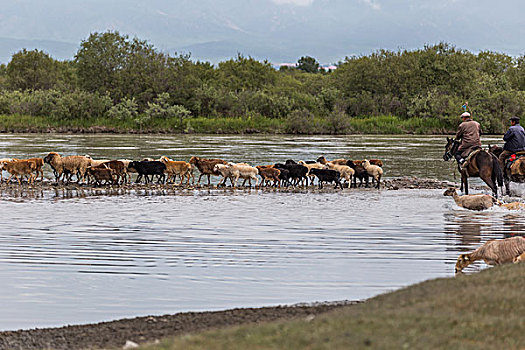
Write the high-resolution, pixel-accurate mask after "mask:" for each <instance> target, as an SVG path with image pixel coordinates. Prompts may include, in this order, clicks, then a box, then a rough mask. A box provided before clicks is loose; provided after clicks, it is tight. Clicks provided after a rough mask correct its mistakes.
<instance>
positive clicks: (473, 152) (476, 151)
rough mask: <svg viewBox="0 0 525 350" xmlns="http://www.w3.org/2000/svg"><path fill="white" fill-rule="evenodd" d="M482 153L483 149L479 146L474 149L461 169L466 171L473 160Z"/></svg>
mask: <svg viewBox="0 0 525 350" xmlns="http://www.w3.org/2000/svg"><path fill="white" fill-rule="evenodd" d="M481 151H483V149H482V148H481V147H479V146H476V147H473V148H472V150H471V151H470V153H469V154H468V156H467V158H465V162H464V163H463V165H461V168H462V169H466V168H467V167H468V166H469V165H470V161H471V159H472V158H473V157H474V156H475V155H476V154H478V153H479V152H481Z"/></svg>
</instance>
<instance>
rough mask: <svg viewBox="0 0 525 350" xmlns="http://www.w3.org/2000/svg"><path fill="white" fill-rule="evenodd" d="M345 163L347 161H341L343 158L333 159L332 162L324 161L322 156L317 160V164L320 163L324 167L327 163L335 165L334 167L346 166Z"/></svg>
mask: <svg viewBox="0 0 525 350" xmlns="http://www.w3.org/2000/svg"><path fill="white" fill-rule="evenodd" d="M346 162H347V160H346V159H343V158H339V159H334V160H326V158H325V157H324V156H320V157H319V158H317V163H321V164H324V165H326V164H328V163H331V164H336V165H346Z"/></svg>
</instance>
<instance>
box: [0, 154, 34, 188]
mask: <svg viewBox="0 0 525 350" xmlns="http://www.w3.org/2000/svg"><path fill="white" fill-rule="evenodd" d="M4 169H5V170H6V171H7V172H8V173H9V174H11V175H10V176H9V178H8V179H7V182H9V181H10V180H11V178H12V177H13V176H14V177H15V178H16V179H17V180H18V184H20V185H21V184H22V181H21V180H20V178H19V177H18V176H24V175H29V183H30V184H31V183H33V182H34V181H35V178H36V175H34V174H33V171H35V170H36V163H35V162H32V161H28V160H14V161H11V162H6V163H5V164H4Z"/></svg>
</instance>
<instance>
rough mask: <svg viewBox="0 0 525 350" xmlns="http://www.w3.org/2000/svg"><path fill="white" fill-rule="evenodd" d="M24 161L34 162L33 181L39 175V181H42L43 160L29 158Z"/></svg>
mask: <svg viewBox="0 0 525 350" xmlns="http://www.w3.org/2000/svg"><path fill="white" fill-rule="evenodd" d="M26 160H27V161H29V162H35V166H36V169H35V171H36V177H35V179H36V178H37V177H38V174H40V181H44V171H43V170H42V168H43V167H44V159H43V158H29V159H26Z"/></svg>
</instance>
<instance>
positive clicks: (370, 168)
mask: <svg viewBox="0 0 525 350" xmlns="http://www.w3.org/2000/svg"><path fill="white" fill-rule="evenodd" d="M361 165H362V166H363V168H365V170H366V172H367V173H368V175H370V176H372V185H373V184H374V180H375V181H376V182H377V186H376V187H377V188H379V185H380V182H381V176H383V169H382V168H381V167H380V166H378V165H373V164H370V162H369V161H368V160H367V159H365V160H363V162H362V163H361Z"/></svg>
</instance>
